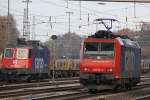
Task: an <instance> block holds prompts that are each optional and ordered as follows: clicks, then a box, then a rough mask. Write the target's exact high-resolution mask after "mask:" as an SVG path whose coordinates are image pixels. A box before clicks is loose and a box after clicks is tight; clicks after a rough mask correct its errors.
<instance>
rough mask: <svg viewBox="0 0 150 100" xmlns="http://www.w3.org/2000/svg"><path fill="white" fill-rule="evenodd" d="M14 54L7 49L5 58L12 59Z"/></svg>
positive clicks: (10, 49)
mask: <svg viewBox="0 0 150 100" xmlns="http://www.w3.org/2000/svg"><path fill="white" fill-rule="evenodd" d="M13 54H14V49H12V48H9V49H5V57H6V58H12V57H13Z"/></svg>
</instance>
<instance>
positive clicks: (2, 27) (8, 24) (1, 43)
mask: <svg viewBox="0 0 150 100" xmlns="http://www.w3.org/2000/svg"><path fill="white" fill-rule="evenodd" d="M18 36H19V31H18V29H17V28H16V21H15V19H14V18H13V16H12V15H10V16H9V18H8V17H7V16H0V47H1V48H4V47H6V46H8V45H10V46H15V45H16V44H17V38H18Z"/></svg>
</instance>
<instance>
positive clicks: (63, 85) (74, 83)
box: [0, 78, 150, 100]
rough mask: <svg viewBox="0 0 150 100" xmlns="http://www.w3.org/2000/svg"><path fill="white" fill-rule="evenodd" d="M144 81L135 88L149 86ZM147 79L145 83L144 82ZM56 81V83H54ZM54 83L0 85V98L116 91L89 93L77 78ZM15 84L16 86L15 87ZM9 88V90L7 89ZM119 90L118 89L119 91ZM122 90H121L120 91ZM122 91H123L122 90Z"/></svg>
mask: <svg viewBox="0 0 150 100" xmlns="http://www.w3.org/2000/svg"><path fill="white" fill-rule="evenodd" d="M143 80H144V81H143V82H141V83H140V84H138V86H137V87H136V88H134V89H133V90H135V89H140V88H146V87H149V86H150V81H149V79H148V78H144V79H143ZM146 80H147V83H146ZM56 83H57V84H56ZM56 83H52V82H51V81H50V82H40V83H29V84H26V85H25V84H21V85H20V86H19V84H18V86H17V84H15V85H8V86H7V85H5V86H1V87H0V90H1V91H0V99H1V100H2V99H4V98H5V100H7V99H8V100H10V99H13V100H15V99H21V100H23V99H29V98H30V99H32V100H41V99H43V100H45V99H53V100H55V99H56V100H62V99H64V100H77V99H82V98H90V97H95V96H98V95H107V94H113V93H118V92H114V91H112V90H102V91H100V93H98V94H90V93H89V92H88V91H87V90H86V89H83V88H82V87H80V84H79V80H78V78H74V79H72V80H69V79H66V81H62V80H57V81H56ZM15 86H16V87H15ZM9 89H11V90H9ZM119 92H120V91H119ZM121 92H122V91H121ZM123 92H124V91H123Z"/></svg>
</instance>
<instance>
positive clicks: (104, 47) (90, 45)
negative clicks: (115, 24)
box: [84, 42, 114, 59]
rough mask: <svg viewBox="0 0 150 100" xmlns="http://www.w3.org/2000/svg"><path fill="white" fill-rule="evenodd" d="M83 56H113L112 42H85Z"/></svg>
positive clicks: (104, 57) (102, 57) (103, 57)
mask: <svg viewBox="0 0 150 100" xmlns="http://www.w3.org/2000/svg"><path fill="white" fill-rule="evenodd" d="M84 55H85V57H87V58H96V59H109V58H113V57H114V43H99V42H87V43H85V52H84Z"/></svg>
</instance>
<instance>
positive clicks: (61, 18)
mask: <svg viewBox="0 0 150 100" xmlns="http://www.w3.org/2000/svg"><path fill="white" fill-rule="evenodd" d="M98 3H99V2H87V1H86V2H84V1H82V2H81V15H80V6H79V1H74V2H73V1H69V2H68V7H67V2H66V1H65V0H32V3H30V4H29V19H30V23H31V24H32V23H33V16H35V19H36V20H35V23H36V25H35V32H36V39H41V40H42V41H45V40H47V39H48V38H49V37H48V36H46V35H47V34H48V35H49V36H50V35H52V34H56V35H58V34H64V33H66V32H68V15H67V14H66V12H68V11H69V12H73V14H71V32H76V33H78V34H82V35H88V34H91V33H93V32H95V31H96V25H95V24H92V23H93V20H94V19H96V18H115V19H117V20H118V21H119V22H116V23H115V24H114V27H113V30H114V31H116V30H118V29H122V28H125V27H129V28H131V29H134V30H135V25H138V23H137V22H139V21H148V22H149V21H150V4H142V3H137V4H135V5H136V6H134V4H133V3H105V4H104V5H100V4H98ZM134 7H135V8H136V9H134ZM24 8H26V4H25V3H23V2H22V0H10V13H11V14H12V15H14V18H15V19H16V21H17V27H18V29H19V31H20V33H22V29H23V14H24ZM134 10H135V11H136V13H135V14H134ZM88 14H89V21H90V22H89V24H90V25H88ZM0 15H7V0H0ZM50 16H52V17H51V18H52V22H56V23H52V28H51V26H50V24H49V23H48V22H49V17H50ZM126 16H127V17H128V22H127V23H126ZM135 17H136V18H135ZM42 22H47V23H42ZM38 23H41V24H38ZM79 25H81V26H82V27H81V28H80V29H79ZM101 28H103V27H101V26H100V25H99V26H98V29H101ZM30 29H31V32H32V25H31V27H30ZM40 35H43V36H40Z"/></svg>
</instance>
